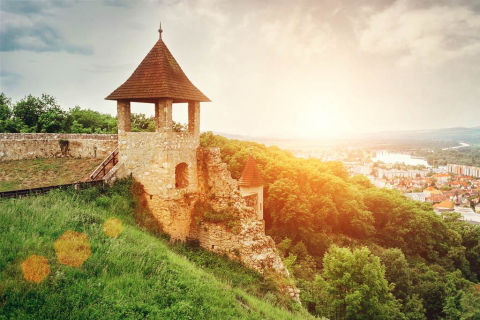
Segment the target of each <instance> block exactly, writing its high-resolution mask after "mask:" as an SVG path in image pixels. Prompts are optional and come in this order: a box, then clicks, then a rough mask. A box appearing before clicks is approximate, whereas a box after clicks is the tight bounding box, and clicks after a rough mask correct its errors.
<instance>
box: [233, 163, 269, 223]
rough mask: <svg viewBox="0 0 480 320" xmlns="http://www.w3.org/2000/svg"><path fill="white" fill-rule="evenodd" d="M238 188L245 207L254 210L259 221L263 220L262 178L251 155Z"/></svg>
mask: <svg viewBox="0 0 480 320" xmlns="http://www.w3.org/2000/svg"><path fill="white" fill-rule="evenodd" d="M238 186H239V188H240V193H241V195H242V197H243V198H244V199H245V201H246V202H247V205H248V206H249V207H252V208H253V209H255V212H256V213H257V217H258V219H259V220H263V178H262V175H261V173H260V170H258V167H257V163H256V162H255V159H254V158H253V156H252V154H251V153H250V156H249V157H248V160H247V163H246V164H245V168H244V169H243V172H242V176H241V177H240V180H239V183H238Z"/></svg>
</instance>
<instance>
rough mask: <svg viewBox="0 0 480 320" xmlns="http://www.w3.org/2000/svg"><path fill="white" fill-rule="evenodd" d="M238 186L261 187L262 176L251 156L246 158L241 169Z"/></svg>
mask: <svg viewBox="0 0 480 320" xmlns="http://www.w3.org/2000/svg"><path fill="white" fill-rule="evenodd" d="M239 185H240V186H241V187H247V188H249V187H259V186H261V185H263V179H262V175H261V174H260V171H259V170H258V167H257V164H256V162H255V159H253V157H252V155H250V156H249V157H248V160H247V163H246V164H245V168H244V169H243V172H242V176H241V177H240V181H239Z"/></svg>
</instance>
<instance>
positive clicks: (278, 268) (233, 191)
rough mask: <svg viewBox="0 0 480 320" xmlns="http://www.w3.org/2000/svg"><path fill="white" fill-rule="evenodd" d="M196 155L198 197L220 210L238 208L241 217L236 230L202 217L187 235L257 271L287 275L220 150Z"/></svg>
mask: <svg viewBox="0 0 480 320" xmlns="http://www.w3.org/2000/svg"><path fill="white" fill-rule="evenodd" d="M197 159H198V167H199V168H198V172H199V178H198V181H199V189H200V192H201V197H203V198H204V199H205V200H208V201H209V203H210V204H211V205H212V207H213V209H215V210H217V211H219V212H222V211H227V210H233V211H234V212H237V213H238V216H239V219H240V221H239V230H236V231H234V230H230V229H229V228H227V227H226V226H225V225H224V224H222V223H211V222H205V221H202V222H200V223H199V224H198V225H196V224H192V228H191V231H190V235H189V237H190V238H194V239H198V240H199V243H200V245H201V246H202V247H204V248H206V249H208V250H211V251H214V252H218V253H224V254H226V255H227V256H228V257H230V258H231V259H236V260H240V261H241V262H242V263H243V264H245V265H246V266H248V267H250V268H252V269H255V270H257V271H258V272H260V273H265V272H269V271H270V272H274V273H277V274H279V275H281V276H284V277H288V276H289V274H288V271H287V269H286V268H285V267H284V265H283V263H282V260H281V259H280V256H279V255H278V254H277V252H276V248H275V242H274V241H273V239H272V238H271V237H269V236H267V235H266V234H265V222H264V220H262V219H259V217H258V215H257V213H256V211H255V210H254V209H253V208H251V207H249V206H247V204H246V202H245V199H243V197H242V195H241V194H240V191H239V189H238V184H237V181H236V180H234V179H232V177H231V174H230V172H229V171H228V169H227V166H226V164H225V163H223V162H222V160H221V157H220V150H219V149H216V148H212V149H200V150H199V151H198V154H197Z"/></svg>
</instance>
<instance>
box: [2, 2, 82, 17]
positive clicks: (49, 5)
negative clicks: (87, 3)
mask: <svg viewBox="0 0 480 320" xmlns="http://www.w3.org/2000/svg"><path fill="white" fill-rule="evenodd" d="M77 2H78V0H35V1H25V0H2V6H1V9H2V11H5V12H11V13H17V14H23V15H30V14H38V13H41V12H45V11H49V10H51V9H54V8H67V7H71V6H72V5H74V4H76V3H77Z"/></svg>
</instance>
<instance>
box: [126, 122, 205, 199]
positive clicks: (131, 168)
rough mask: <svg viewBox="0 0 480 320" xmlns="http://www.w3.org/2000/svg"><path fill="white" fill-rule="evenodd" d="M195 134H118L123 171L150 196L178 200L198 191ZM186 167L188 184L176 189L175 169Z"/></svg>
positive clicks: (196, 141)
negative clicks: (180, 165) (184, 165)
mask: <svg viewBox="0 0 480 320" xmlns="http://www.w3.org/2000/svg"><path fill="white" fill-rule="evenodd" d="M198 145H199V140H198V137H194V136H192V135H190V134H189V133H188V132H173V131H163V132H126V133H121V134H119V135H118V147H119V163H121V164H122V165H123V167H124V168H123V170H122V174H123V175H125V176H126V175H132V176H133V177H134V178H135V179H136V180H137V181H138V182H140V183H141V184H142V185H143V187H144V188H145V192H146V193H147V194H148V195H149V196H150V198H151V199H152V200H153V199H161V200H165V199H180V198H181V197H183V195H185V194H187V193H193V192H196V191H197V158H196V153H197V147H198ZM181 163H186V164H187V166H188V185H187V186H186V187H185V188H177V187H176V181H175V168H176V166H177V165H179V164H181Z"/></svg>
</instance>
